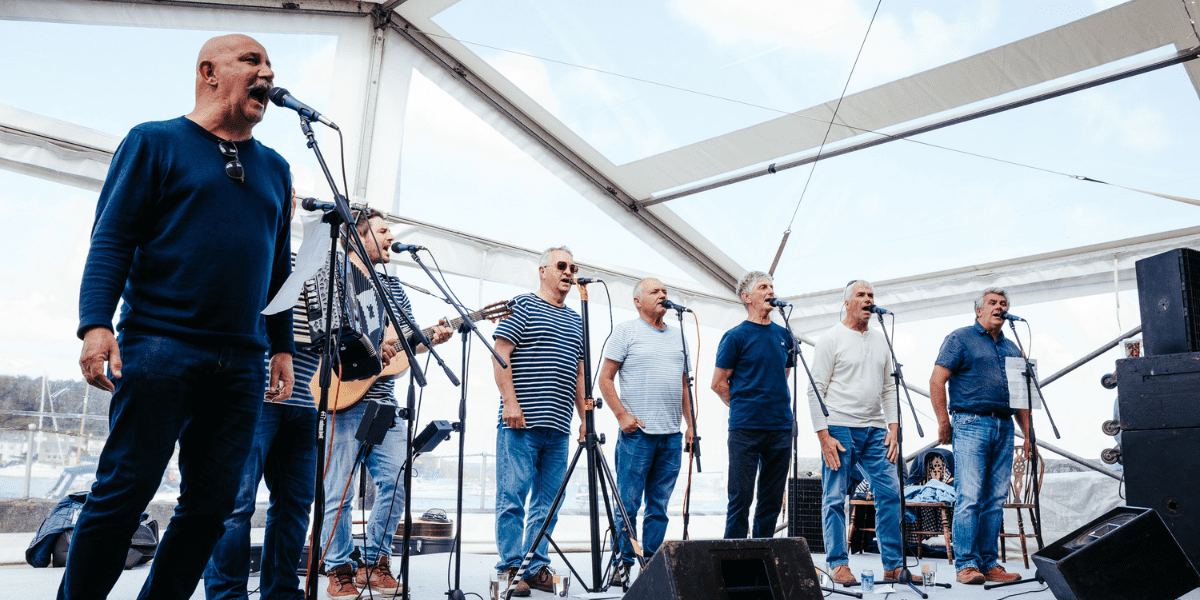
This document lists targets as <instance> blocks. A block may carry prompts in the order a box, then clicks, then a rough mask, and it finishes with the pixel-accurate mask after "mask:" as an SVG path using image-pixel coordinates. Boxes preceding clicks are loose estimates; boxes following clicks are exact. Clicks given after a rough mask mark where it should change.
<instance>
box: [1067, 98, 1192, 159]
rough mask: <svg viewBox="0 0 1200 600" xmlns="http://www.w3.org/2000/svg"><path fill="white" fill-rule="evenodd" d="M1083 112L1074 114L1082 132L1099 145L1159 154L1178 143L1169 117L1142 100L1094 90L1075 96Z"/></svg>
mask: <svg viewBox="0 0 1200 600" xmlns="http://www.w3.org/2000/svg"><path fill="white" fill-rule="evenodd" d="M1072 101H1073V102H1075V103H1076V105H1077V106H1078V107H1079V108H1080V110H1076V111H1072V113H1073V114H1075V115H1079V116H1080V118H1081V121H1082V124H1081V129H1082V130H1083V131H1085V132H1087V134H1086V135H1089V136H1091V137H1093V138H1094V140H1093V141H1094V142H1096V143H1110V142H1113V141H1115V142H1116V143H1118V144H1121V145H1123V146H1125V147H1126V148H1127V149H1130V150H1136V151H1138V152H1156V151H1160V150H1163V149H1164V148H1166V147H1168V146H1170V145H1172V144H1173V143H1174V141H1175V139H1174V136H1173V135H1172V133H1171V126H1170V124H1169V123H1168V121H1167V117H1166V115H1164V114H1163V113H1162V112H1161V111H1160V110H1158V109H1156V108H1152V107H1151V106H1150V105H1148V104H1144V103H1141V100H1140V99H1138V100H1132V101H1130V100H1125V99H1124V98H1121V97H1119V96H1118V95H1116V94H1114V93H1112V92H1110V91H1106V90H1102V89H1093V90H1089V91H1087V92H1084V93H1082V94H1076V95H1075V96H1072Z"/></svg>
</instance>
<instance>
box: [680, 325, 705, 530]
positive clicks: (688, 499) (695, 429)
mask: <svg viewBox="0 0 1200 600" xmlns="http://www.w3.org/2000/svg"><path fill="white" fill-rule="evenodd" d="M691 312H692V321H694V322H695V323H696V359H695V361H694V362H695V364H696V366H695V367H694V368H693V369H692V375H693V376H694V378H695V380H696V385H695V386H694V388H691V389H689V390H688V396H690V397H691V400H692V402H691V405H690V407H689V410H691V412H692V436H698V435H699V434H700V425H699V421H700V399H699V398H698V397H697V396H698V394H695V393H693V390H696V391H698V390H699V389H700V317H699V315H697V314H696V311H694V310H693V311H691ZM685 343H686V342H685ZM689 448H690V449H689V450H688V476H687V485H685V486H684V488H683V497H684V498H685V502H684V504H683V506H682V507H680V511H679V518H681V519H682V518H684V515H686V514H688V511H689V509H690V508H691V506H692V468H693V465H694V464H695V461H694V460H692V456H691V454H692V452H693V451H694V450H695V446H689ZM687 539H691V535H689V536H688V538H687ZM684 541H687V540H684Z"/></svg>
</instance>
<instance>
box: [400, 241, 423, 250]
mask: <svg viewBox="0 0 1200 600" xmlns="http://www.w3.org/2000/svg"><path fill="white" fill-rule="evenodd" d="M424 249H425V246H413V245H412V244H401V243H400V242H396V243H395V244H392V252H416V251H417V250H424Z"/></svg>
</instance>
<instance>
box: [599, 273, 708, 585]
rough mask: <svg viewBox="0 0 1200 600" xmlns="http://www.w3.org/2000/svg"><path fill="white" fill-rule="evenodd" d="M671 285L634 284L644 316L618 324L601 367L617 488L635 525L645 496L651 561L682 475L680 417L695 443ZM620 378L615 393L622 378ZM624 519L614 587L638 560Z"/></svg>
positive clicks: (616, 541) (645, 540)
mask: <svg viewBox="0 0 1200 600" xmlns="http://www.w3.org/2000/svg"><path fill="white" fill-rule="evenodd" d="M666 299H667V288H666V286H664V285H663V284H662V282H661V281H659V280H657V279H643V280H641V281H640V282H638V283H637V284H636V285H634V287H633V305H634V306H635V307H636V308H637V311H638V318H637V319H634V320H632V321H625V322H624V323H621V324H619V325H617V326H616V327H615V328H613V332H612V337H611V338H610V339H609V340H608V344H607V345H606V346H605V349H604V364H603V366H601V367H600V378H599V384H600V393H601V394H603V395H604V399H605V400H607V401H608V405H609V406H610V407H612V411H613V415H614V416H615V417H616V418H617V424H618V425H619V426H620V427H621V430H620V431H619V432H618V434H617V450H616V463H617V464H616V468H617V489H618V491H619V492H620V494H621V504H622V505H624V507H625V511H626V512H628V513H629V521H630V524H631V525H632V526H633V527H634V528H635V529H636V528H637V513H638V509H639V508H640V507H641V505H642V496H643V495H644V496H645V499H646V520H645V521H644V522H643V524H642V537H641V542H642V548H643V550H644V556H645V558H646V560H650V558H651V557H653V556H654V552H655V551H656V550H658V547H659V545H660V544H662V541H663V538H664V537H665V536H666V533H667V520H668V519H667V503H668V502H670V500H671V492H672V491H674V490H675V481H676V480H677V479H679V468H680V464H681V462H682V460H681V458H682V455H683V441H684V440H683V438H684V437H685V436H684V435H681V434H680V433H679V422H680V421H681V420H683V421H685V422H686V423H687V435H686V437H687V442H688V443H691V441H692V415H691V410H690V409H691V407H690V406H689V403H688V395H687V394H686V393H685V391H684V390H685V389H686V387H687V385H688V377H687V373H688V365H687V363H685V362H684V360H683V358H684V348H683V336H681V335H680V332H679V331H678V330H675V329H671V327H670V326H668V325H667V324H666V323H665V322H664V321H663V317H664V316H665V315H666V314H667V309H666V307H665V306H663V305H662V302H663V300H666ZM618 373H619V374H620V376H621V393H620V395H618V394H617V388H616V382H615V380H616V377H617V375H618ZM628 539H629V535H628V534H627V533H626V532H625V521H624V520H621V519H618V520H617V530H616V532H615V533H614V534H613V546H614V548H617V549H618V550H617V551H614V552H613V563H614V564H615V565H616V566H618V567H619V569H613V574H612V577H611V578H610V580H609V584H610V585H617V586H619V585H623V584H624V581H625V580H626V579H627V578H628V576H629V568H630V567H631V566H632V565H633V561H634V553H633V547H632V545H631V544H629V543H628V541H627V540H628Z"/></svg>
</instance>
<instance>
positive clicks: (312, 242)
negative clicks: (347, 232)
mask: <svg viewBox="0 0 1200 600" xmlns="http://www.w3.org/2000/svg"><path fill="white" fill-rule="evenodd" d="M328 261H329V223H325V222H324V221H322V220H321V215H319V214H317V215H316V217H315V218H313V219H310V220H309V221H308V222H306V223H305V224H304V242H302V243H301V244H300V249H299V250H297V251H296V268H295V269H293V270H292V274H291V276H290V277H288V278H287V281H285V282H283V286H282V287H280V288H279V293H277V294H275V297H274V298H272V299H271V302H270V303H269V304H267V307H266V308H264V309H263V311H262V314H264V315H273V314H275V313H281V312H283V311H285V310H290V309H291V308H292V307H293V306H295V305H296V299H297V298H299V297H300V291H301V290H303V289H304V282H305V281H308V280H309V279H312V276H313V275H316V274H317V271H319V270H320V269H321V267H323V266H325V263H327V262H328Z"/></svg>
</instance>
